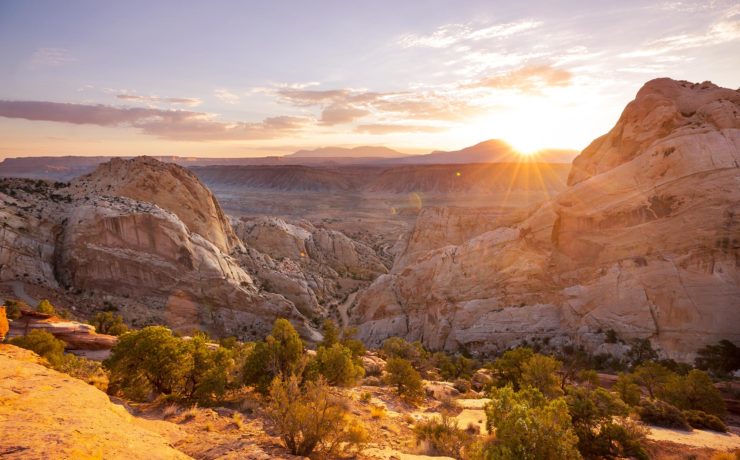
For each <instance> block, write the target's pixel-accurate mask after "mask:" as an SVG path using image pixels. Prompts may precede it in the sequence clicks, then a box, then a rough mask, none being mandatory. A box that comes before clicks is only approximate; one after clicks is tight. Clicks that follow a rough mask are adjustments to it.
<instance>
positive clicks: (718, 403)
mask: <svg viewBox="0 0 740 460" xmlns="http://www.w3.org/2000/svg"><path fill="white" fill-rule="evenodd" d="M661 399H663V400H665V401H666V402H668V403H670V404H672V405H674V406H676V407H678V408H679V409H682V410H700V411H704V412H706V413H708V414H713V415H716V416H717V417H720V418H724V417H725V416H726V415H727V408H726V407H725V402H724V400H723V399H722V395H721V394H720V392H719V390H717V389H716V388H715V387H714V384H713V383H712V379H711V377H709V375H708V374H707V373H706V372H704V371H700V370H698V369H694V370H692V371H691V372H689V373H688V374H687V375H686V376H674V377H673V378H672V379H671V380H670V381H669V382H668V383H667V384H666V385H665V388H664V389H663V392H662V397H661Z"/></svg>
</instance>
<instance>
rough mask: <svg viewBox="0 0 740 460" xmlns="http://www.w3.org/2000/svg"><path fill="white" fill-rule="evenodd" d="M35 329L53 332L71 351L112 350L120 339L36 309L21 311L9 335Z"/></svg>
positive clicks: (26, 332)
mask: <svg viewBox="0 0 740 460" xmlns="http://www.w3.org/2000/svg"><path fill="white" fill-rule="evenodd" d="M34 330H38V331H44V332H48V333H50V334H52V335H53V336H54V337H56V338H57V339H59V340H61V341H63V342H64V343H65V344H66V346H65V348H66V349H67V350H69V351H91V350H92V351H95V350H110V349H111V348H113V346H114V345H115V344H116V342H117V341H118V339H117V338H116V337H114V336H112V335H107V334H98V333H96V332H95V327H93V326H91V325H89V324H85V323H80V322H78V321H72V320H66V319H63V318H59V317H57V316H54V315H48V314H45V313H39V312H34V311H21V316H20V318H18V319H16V320H13V322H12V323H11V324H10V332H9V333H8V337H10V338H13V337H21V336H24V335H28V334H29V333H30V332H31V331H34Z"/></svg>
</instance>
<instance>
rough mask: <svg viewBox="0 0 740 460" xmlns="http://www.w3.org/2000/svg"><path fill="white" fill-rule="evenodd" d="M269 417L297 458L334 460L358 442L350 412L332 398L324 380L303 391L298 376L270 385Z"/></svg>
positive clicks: (306, 385)
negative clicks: (313, 456)
mask: <svg viewBox="0 0 740 460" xmlns="http://www.w3.org/2000/svg"><path fill="white" fill-rule="evenodd" d="M267 416H268V418H269V419H270V420H271V421H272V422H273V423H274V425H275V429H276V430H277V432H278V433H279V434H280V437H281V438H282V440H283V442H284V443H285V446H286V447H287V448H288V450H290V452H291V453H292V454H294V455H301V456H309V455H311V454H312V453H318V454H320V455H323V456H326V457H334V456H336V455H338V453H339V450H340V448H341V447H345V446H346V443H347V442H348V441H350V440H352V438H355V439H356V438H357V433H356V432H351V431H350V430H348V429H347V428H348V427H350V426H353V424H352V423H351V422H349V416H348V411H347V409H346V408H345V406H344V404H342V401H340V400H338V399H337V398H335V397H334V396H332V395H331V393H330V392H329V388H328V386H327V385H326V383H325V382H324V381H323V379H319V380H317V381H309V382H306V384H305V386H304V387H301V385H300V379H299V377H297V376H296V375H289V376H288V377H286V378H283V377H276V378H275V379H274V380H273V382H272V383H271V385H270V402H269V403H268V406H267Z"/></svg>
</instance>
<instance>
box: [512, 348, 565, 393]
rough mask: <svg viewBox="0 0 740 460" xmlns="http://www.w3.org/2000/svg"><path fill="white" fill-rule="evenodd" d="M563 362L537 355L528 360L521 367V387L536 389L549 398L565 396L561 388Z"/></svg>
mask: <svg viewBox="0 0 740 460" xmlns="http://www.w3.org/2000/svg"><path fill="white" fill-rule="evenodd" d="M560 367H561V362H560V361H558V360H557V359H555V358H552V357H550V356H545V355H540V354H535V355H534V356H532V357H531V358H529V359H528V360H526V361H525V362H524V363H523V364H522V367H521V371H522V374H521V383H520V384H521V385H528V386H531V387H532V388H536V389H537V390H539V391H540V393H542V394H543V395H545V396H546V397H548V398H554V397H557V396H560V395H562V394H563V391H562V389H561V387H560V377H559V376H558V375H557V372H558V371H559V370H560Z"/></svg>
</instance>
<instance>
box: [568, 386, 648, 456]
mask: <svg viewBox="0 0 740 460" xmlns="http://www.w3.org/2000/svg"><path fill="white" fill-rule="evenodd" d="M565 400H566V402H567V404H568V412H569V413H570V416H571V420H572V423H573V428H574V430H575V433H576V435H577V436H578V450H579V451H580V453H581V455H583V456H584V457H585V458H614V457H619V458H622V457H634V458H639V459H647V458H648V455H647V453H646V452H645V450H644V449H643V447H642V442H643V441H644V439H645V434H646V433H645V432H644V430H640V429H639V428H638V427H637V426H635V425H634V424H633V422H632V421H631V420H629V419H627V418H625V417H626V416H627V414H628V412H629V410H628V408H627V405H626V404H625V403H624V402H622V401H621V400H620V399H619V398H618V397H616V396H614V395H612V394H611V393H609V392H608V391H606V390H604V389H603V388H596V389H593V390H592V389H589V388H585V387H573V386H571V387H568V394H567V396H566V398H565Z"/></svg>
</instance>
